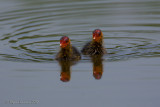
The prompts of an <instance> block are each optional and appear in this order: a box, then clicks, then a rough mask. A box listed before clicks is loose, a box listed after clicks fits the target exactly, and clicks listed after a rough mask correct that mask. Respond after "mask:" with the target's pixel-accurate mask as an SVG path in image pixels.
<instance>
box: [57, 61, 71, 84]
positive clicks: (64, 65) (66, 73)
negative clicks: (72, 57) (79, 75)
mask: <svg viewBox="0 0 160 107" xmlns="http://www.w3.org/2000/svg"><path fill="white" fill-rule="evenodd" d="M59 65H60V66H61V74H60V80H61V81H63V82H69V81H70V79H71V71H70V68H71V62H70V61H59Z"/></svg>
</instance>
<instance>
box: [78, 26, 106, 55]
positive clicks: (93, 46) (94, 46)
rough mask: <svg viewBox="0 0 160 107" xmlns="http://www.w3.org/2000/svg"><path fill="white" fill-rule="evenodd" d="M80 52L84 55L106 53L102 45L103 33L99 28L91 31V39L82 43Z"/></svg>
mask: <svg viewBox="0 0 160 107" xmlns="http://www.w3.org/2000/svg"><path fill="white" fill-rule="evenodd" d="M81 52H82V53H83V54H84V55H103V54H105V53H106V50H105V48H104V46H103V33H102V31H101V30H100V29H95V30H94V31H93V38H92V41H90V42H88V43H87V44H86V45H84V47H83V48H82V50H81Z"/></svg>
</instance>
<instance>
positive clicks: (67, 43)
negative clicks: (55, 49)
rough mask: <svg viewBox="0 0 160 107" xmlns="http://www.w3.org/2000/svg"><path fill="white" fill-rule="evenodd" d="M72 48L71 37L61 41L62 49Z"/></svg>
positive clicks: (65, 37) (63, 38)
mask: <svg viewBox="0 0 160 107" xmlns="http://www.w3.org/2000/svg"><path fill="white" fill-rule="evenodd" d="M69 46H70V39H69V37H67V36H63V37H62V38H61V39H60V47H61V48H67V47H69Z"/></svg>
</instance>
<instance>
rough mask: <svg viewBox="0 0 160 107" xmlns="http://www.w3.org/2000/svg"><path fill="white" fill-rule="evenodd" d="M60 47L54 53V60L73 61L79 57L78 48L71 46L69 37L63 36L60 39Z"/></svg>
mask: <svg viewBox="0 0 160 107" xmlns="http://www.w3.org/2000/svg"><path fill="white" fill-rule="evenodd" d="M60 48H61V49H60V51H59V52H58V54H57V55H56V60H66V61H67V60H68V61H75V60H79V59H81V55H80V53H79V52H78V50H77V49H76V48H75V47H74V46H71V42H70V39H69V37H67V36H63V37H62V38H61V39H60Z"/></svg>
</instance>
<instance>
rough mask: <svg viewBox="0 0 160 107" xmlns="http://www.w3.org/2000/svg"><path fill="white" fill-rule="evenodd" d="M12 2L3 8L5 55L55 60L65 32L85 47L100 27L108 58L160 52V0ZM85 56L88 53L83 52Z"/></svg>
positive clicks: (0, 41)
mask: <svg viewBox="0 0 160 107" xmlns="http://www.w3.org/2000/svg"><path fill="white" fill-rule="evenodd" d="M7 2H11V1H7ZM0 3H1V2H0ZM3 3H4V4H5V2H3ZM3 3H1V4H0V6H1V5H3ZM11 4H12V5H11V6H10V7H8V8H7V9H6V10H0V33H1V35H0V60H10V61H22V62H26V61H28V62H53V61H54V57H55V55H56V53H57V52H58V50H59V39H60V37H61V36H63V35H67V36H69V37H70V38H71V42H72V44H73V45H75V46H76V47H78V49H81V48H82V46H83V45H84V43H86V42H87V41H89V40H90V39H91V37H92V36H91V35H92V31H93V30H94V29H96V28H100V29H102V31H103V34H104V44H105V48H106V49H107V52H108V54H107V55H105V56H104V59H105V60H107V61H117V60H127V59H129V58H141V57H159V56H160V35H159V34H160V7H159V5H158V4H160V2H159V1H156V0H155V1H144V2H140V1H134V2H127V1H126V2H124V1H123V2H120V1H119V2H113V1H105V0H100V1H90V0H88V1H78V0H75V1H68V2H64V1H41V0H36V1H33V0H28V1H23V2H12V3H11ZM82 61H89V57H87V56H83V57H82Z"/></svg>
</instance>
